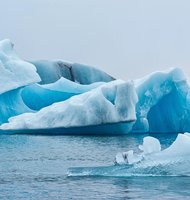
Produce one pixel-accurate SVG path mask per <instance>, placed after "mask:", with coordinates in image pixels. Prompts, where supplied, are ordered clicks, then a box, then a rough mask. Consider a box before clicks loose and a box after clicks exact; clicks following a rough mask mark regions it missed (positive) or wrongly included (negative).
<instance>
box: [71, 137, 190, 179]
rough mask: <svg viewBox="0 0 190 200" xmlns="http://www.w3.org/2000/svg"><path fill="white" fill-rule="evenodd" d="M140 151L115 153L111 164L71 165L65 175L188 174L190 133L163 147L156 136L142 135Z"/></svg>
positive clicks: (189, 173) (189, 170)
mask: <svg viewBox="0 0 190 200" xmlns="http://www.w3.org/2000/svg"><path fill="white" fill-rule="evenodd" d="M140 150H141V151H142V152H138V151H136V153H133V150H130V151H127V152H123V153H118V154H117V155H116V160H115V165H113V166H105V167H82V168H80V167H79V168H70V169H69V170H68V176H120V177H128V176H190V169H189V164H190V153H189V152H190V134H189V133H185V134H178V136H177V138H176V140H175V141H174V142H173V143H172V144H171V146H169V147H168V148H166V149H164V150H161V147H160V143H159V141H158V140H157V139H156V138H152V137H150V136H148V137H145V138H144V142H143V145H142V146H140Z"/></svg>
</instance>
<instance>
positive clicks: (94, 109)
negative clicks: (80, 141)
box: [0, 40, 190, 134]
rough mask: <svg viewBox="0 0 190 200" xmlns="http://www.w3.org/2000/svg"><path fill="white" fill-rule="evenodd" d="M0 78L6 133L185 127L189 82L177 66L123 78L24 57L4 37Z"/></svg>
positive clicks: (0, 110) (0, 121)
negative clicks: (19, 56)
mask: <svg viewBox="0 0 190 200" xmlns="http://www.w3.org/2000/svg"><path fill="white" fill-rule="evenodd" d="M0 77H1V79H0V86H1V87H0V113H1V114H0V124H2V125H1V126H0V129H1V130H6V132H7V131H8V130H13V131H14V130H17V131H18V132H21V130H23V131H26V130H27V131H29V132H31V133H33V132H35V131H36V132H37V131H39V132H42V130H43V132H47V133H48V132H49V131H50V132H52V131H55V132H57V133H59V134H61V133H63V134H67V133H68V134H75V133H88V134H96V133H97V134H99V133H100V134H101V132H106V133H107V134H109V133H110V134H111V133H115V134H123V133H129V132H133V133H137V132H142V133H144V132H150V133H156V132H166V133H167V132H175V133H177V132H186V131H190V121H189V120H188V119H189V116H190V95H189V85H188V83H187V81H186V77H185V75H184V74H183V72H182V70H181V69H179V68H172V69H169V70H166V71H163V72H154V73H152V74H150V75H148V76H146V77H144V78H142V79H139V80H134V81H128V82H125V81H122V80H115V79H114V78H113V77H111V76H110V75H108V74H106V73H105V72H102V71H101V70H98V69H95V68H93V67H89V66H85V65H80V64H76V63H69V62H65V61H33V62H31V63H29V62H26V61H23V60H21V59H19V58H18V56H17V55H16V54H15V52H14V50H13V45H12V43H11V42H10V40H3V41H1V42H0ZM30 130H31V131H30ZM55 132H54V133H55Z"/></svg>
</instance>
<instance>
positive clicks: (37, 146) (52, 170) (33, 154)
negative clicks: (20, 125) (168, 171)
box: [0, 134, 190, 200]
mask: <svg viewBox="0 0 190 200" xmlns="http://www.w3.org/2000/svg"><path fill="white" fill-rule="evenodd" d="M144 136H145V135H141V134H140V135H135V136H133V135H128V136H121V137H99V136H96V137H84V136H76V137H74V136H54V137H53V136H31V135H1V136H0V199H1V200H4V199H6V200H7V199H11V200H12V199H14V200H17V199H19V200H22V199H35V200H38V199H40V200H44V199H53V200H57V199H77V200H80V199H161V198H162V199H189V198H190V190H189V188H190V177H186V176H181V177H165V176H161V177H159V176H158V177H133V176H132V177H101V176H92V177H91V176H87V177H82V176H75V177H68V176H67V172H68V168H70V167H94V166H109V165H113V161H114V157H115V155H116V153H117V152H119V151H126V150H129V149H137V146H138V145H139V144H140V143H142V139H143V137H144ZM158 137H159V139H160V141H161V144H164V147H167V146H169V145H170V144H171V143H172V141H174V140H175V138H176V135H174V134H169V135H167V137H166V135H165V136H164V135H159V136H158Z"/></svg>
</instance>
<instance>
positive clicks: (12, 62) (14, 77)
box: [0, 39, 41, 94]
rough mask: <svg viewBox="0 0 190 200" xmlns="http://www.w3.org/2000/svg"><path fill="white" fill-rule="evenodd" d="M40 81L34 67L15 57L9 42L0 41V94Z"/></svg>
mask: <svg viewBox="0 0 190 200" xmlns="http://www.w3.org/2000/svg"><path fill="white" fill-rule="evenodd" d="M40 80H41V79H40V77H39V75H38V74H37V72H36V68H35V66H34V65H32V64H31V63H28V62H26V61H23V60H21V59H20V58H19V57H18V56H17V55H16V53H15V52H14V50H13V44H12V43H11V41H10V40H8V39H6V40H2V41H0V94H2V93H4V92H7V91H10V90H13V89H16V88H19V87H22V86H26V85H29V84H31V83H35V82H39V81H40Z"/></svg>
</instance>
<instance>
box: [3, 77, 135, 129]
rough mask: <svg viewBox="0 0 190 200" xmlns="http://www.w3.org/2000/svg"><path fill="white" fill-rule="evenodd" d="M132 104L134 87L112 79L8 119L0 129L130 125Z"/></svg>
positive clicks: (132, 116)
mask: <svg viewBox="0 0 190 200" xmlns="http://www.w3.org/2000/svg"><path fill="white" fill-rule="evenodd" d="M136 102H137V95H136V92H135V88H134V84H133V83H132V82H125V81H122V80H116V81H112V82H108V83H105V84H103V85H101V86H99V87H97V88H95V89H92V90H90V91H89V92H85V93H83V94H80V95H76V96H73V97H71V98H69V99H68V100H65V101H62V102H58V103H54V104H52V105H50V106H47V107H45V108H42V109H41V110H40V111H38V112H36V113H24V114H21V115H18V116H15V117H12V118H10V119H9V122H8V123H4V124H2V125H1V127H0V128H1V129H3V130H27V129H31V130H34V129H51V128H61V127H63V128H73V127H86V126H93V125H104V124H113V123H121V122H125V123H126V122H129V123H130V122H134V121H135V120H136V113H135V105H136ZM126 130H127V129H126ZM109 131H110V132H111V131H112V130H109ZM127 131H128V130H127Z"/></svg>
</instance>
